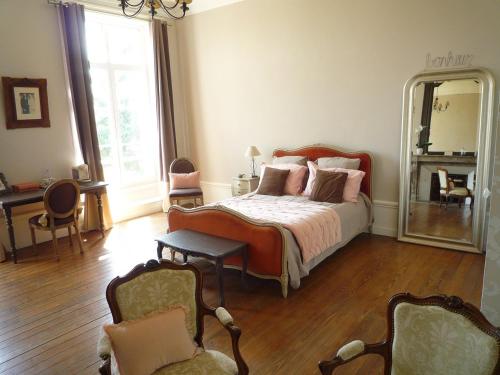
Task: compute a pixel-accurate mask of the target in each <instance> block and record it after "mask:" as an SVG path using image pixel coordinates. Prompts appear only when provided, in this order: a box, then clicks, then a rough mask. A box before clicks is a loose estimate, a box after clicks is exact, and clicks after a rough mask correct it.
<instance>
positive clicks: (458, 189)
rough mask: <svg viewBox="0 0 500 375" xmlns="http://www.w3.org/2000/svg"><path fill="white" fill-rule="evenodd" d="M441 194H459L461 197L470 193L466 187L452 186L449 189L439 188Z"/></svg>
mask: <svg viewBox="0 0 500 375" xmlns="http://www.w3.org/2000/svg"><path fill="white" fill-rule="evenodd" d="M439 192H440V193H441V194H443V195H446V194H448V195H450V196H451V195H455V196H461V197H468V196H469V195H470V192H469V190H467V188H464V187H456V188H453V189H451V190H449V191H446V190H440V191H439Z"/></svg>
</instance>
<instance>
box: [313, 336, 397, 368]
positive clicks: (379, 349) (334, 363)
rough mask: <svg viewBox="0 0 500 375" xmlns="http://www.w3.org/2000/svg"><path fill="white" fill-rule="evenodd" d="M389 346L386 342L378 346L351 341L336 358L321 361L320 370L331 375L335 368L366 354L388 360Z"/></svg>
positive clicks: (339, 351)
mask: <svg viewBox="0 0 500 375" xmlns="http://www.w3.org/2000/svg"><path fill="white" fill-rule="evenodd" d="M388 347H389V346H388V344H387V343H386V342H383V343H378V344H365V343H364V342H363V341H361V340H355V341H351V342H350V343H348V344H345V345H344V346H342V347H341V348H340V349H339V350H338V351H337V354H336V355H335V357H334V358H333V359H331V360H329V361H321V362H320V363H319V369H320V371H321V374H323V375H330V374H331V373H332V372H333V370H334V369H335V368H337V367H338V366H341V365H344V364H346V363H348V362H351V361H352V360H354V359H356V358H358V357H361V356H362V355H365V354H378V355H381V356H382V357H384V358H387V354H388Z"/></svg>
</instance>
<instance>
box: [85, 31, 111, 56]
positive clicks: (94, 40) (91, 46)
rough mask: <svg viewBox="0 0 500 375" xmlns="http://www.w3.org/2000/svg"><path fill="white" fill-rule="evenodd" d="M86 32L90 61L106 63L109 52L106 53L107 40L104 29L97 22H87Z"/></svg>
mask: <svg viewBox="0 0 500 375" xmlns="http://www.w3.org/2000/svg"><path fill="white" fill-rule="evenodd" d="M85 30H86V32H85V36H86V38H87V52H88V55H89V61H91V62H93V63H104V62H106V61H107V59H108V52H107V51H106V39H105V38H103V34H104V31H103V27H102V26H101V25H100V24H98V23H96V22H92V21H86V22H85Z"/></svg>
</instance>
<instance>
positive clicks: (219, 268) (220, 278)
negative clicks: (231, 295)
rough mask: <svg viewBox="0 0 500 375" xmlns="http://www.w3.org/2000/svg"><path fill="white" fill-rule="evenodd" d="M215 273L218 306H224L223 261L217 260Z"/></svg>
mask: <svg viewBox="0 0 500 375" xmlns="http://www.w3.org/2000/svg"><path fill="white" fill-rule="evenodd" d="M215 269H216V271H217V284H218V285H219V305H220V306H224V260H223V259H222V258H219V259H217V262H216V264H215Z"/></svg>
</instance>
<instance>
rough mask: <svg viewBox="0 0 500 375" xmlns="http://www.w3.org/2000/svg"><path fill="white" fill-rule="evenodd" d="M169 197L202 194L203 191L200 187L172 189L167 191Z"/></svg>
mask: <svg viewBox="0 0 500 375" xmlns="http://www.w3.org/2000/svg"><path fill="white" fill-rule="evenodd" d="M168 194H169V196H170V197H171V198H174V197H191V196H202V195H203V192H202V191H201V189H195V188H193V189H172V190H170V192H169V193H168Z"/></svg>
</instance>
